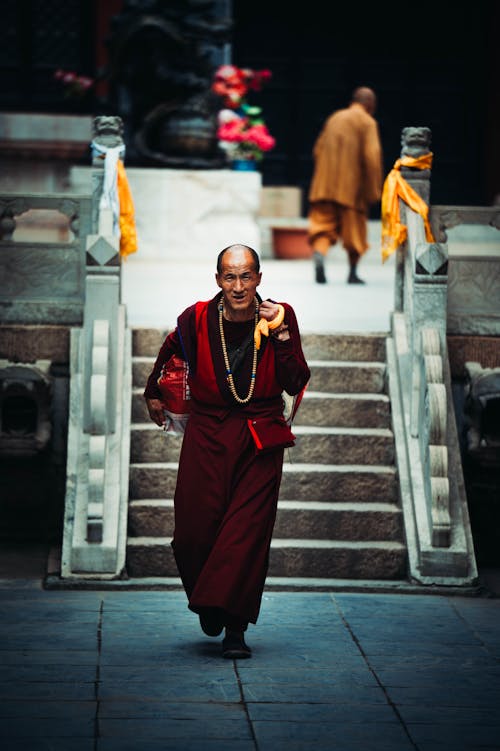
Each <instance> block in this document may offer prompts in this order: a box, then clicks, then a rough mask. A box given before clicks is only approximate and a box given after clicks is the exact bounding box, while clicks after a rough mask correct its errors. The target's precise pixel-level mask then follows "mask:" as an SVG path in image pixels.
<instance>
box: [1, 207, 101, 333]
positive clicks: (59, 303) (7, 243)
mask: <svg viewBox="0 0 500 751" xmlns="http://www.w3.org/2000/svg"><path fill="white" fill-rule="evenodd" d="M28 212H30V213H32V212H52V213H56V215H60V216H61V218H63V217H65V218H66V225H67V226H66V232H65V234H66V237H65V238H64V240H63V241H62V242H47V241H46V242H43V241H42V242H40V241H39V240H38V238H37V240H36V242H34V241H31V242H30V241H26V240H25V241H17V240H16V239H15V237H14V234H15V231H16V228H17V224H18V221H17V220H18V217H21V215H28ZM90 214H91V199H90V196H85V195H73V194H53V195H37V194H23V195H21V194H13V193H3V194H1V195H0V278H1V279H2V284H1V285H0V321H1V323H2V324H11V323H21V324H37V323H51V324H81V323H82V320H83V306H84V299H85V240H86V237H87V235H88V234H89V233H90V232H91V215H90ZM71 235H72V237H71Z"/></svg>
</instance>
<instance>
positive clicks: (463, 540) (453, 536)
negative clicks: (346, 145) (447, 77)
mask: <svg viewBox="0 0 500 751" xmlns="http://www.w3.org/2000/svg"><path fill="white" fill-rule="evenodd" d="M415 134H416V135H418V138H417V143H418V149H420V151H418V150H417V149H413V150H412V143H411V141H410V142H409V140H408V138H410V139H411V138H412V137H413V136H414V135H415ZM426 140H427V142H426ZM429 143H430V131H429V130H428V129H427V128H422V129H418V128H412V129H405V131H403V139H402V145H403V149H402V156H404V155H407V154H411V155H412V156H418V155H420V154H423V153H426V152H427V151H429V148H428V146H429ZM404 178H405V179H406V180H407V182H408V183H409V184H410V185H411V186H412V187H413V188H414V190H415V191H416V192H417V193H418V194H419V195H420V196H421V197H422V198H423V199H424V200H425V201H426V203H428V200H429V180H430V171H427V173H426V174H425V173H422V172H417V171H416V170H411V169H410V168H407V169H406V170H405V171H404ZM434 216H435V217H436V216H438V214H435V215H434ZM439 216H441V217H442V216H443V215H439ZM401 218H402V221H403V223H404V224H406V226H407V229H408V233H407V240H406V242H405V244H404V246H402V247H400V248H398V250H397V251H396V253H397V257H396V277H395V310H394V313H393V315H392V332H391V336H390V337H389V339H388V342H387V351H388V369H389V388H390V393H391V404H392V409H393V422H394V431H395V436H396V454H397V464H398V473H399V477H400V486H401V500H402V505H403V511H404V518H405V526H406V535H407V539H408V551H409V568H410V571H409V574H410V577H411V578H412V579H414V580H416V581H419V582H421V583H424V584H449V585H456V586H463V585H469V584H473V583H474V582H475V581H476V578H477V569H476V562H475V556H474V547H473V543H472V535H471V530H470V521H469V516H468V509H467V499H466V495H465V490H464V480H463V473H462V466H461V458H460V448H459V441H458V434H457V428H456V421H455V414H454V406H453V398H452V388H451V377H450V368H449V362H448V350H447V338H446V334H447V303H448V299H447V293H448V262H449V259H448V247H447V245H446V243H445V242H427V241H426V236H425V229H424V221H423V218H422V217H421V216H420V215H419V214H417V213H416V212H414V211H412V210H411V209H410V208H409V207H408V206H406V205H405V204H403V203H401ZM445 226H446V225H445V223H444V224H443V225H442V227H443V229H444V227H445ZM436 234H437V236H438V237H439V238H441V237H443V235H441V234H440V233H439V232H437V233H436Z"/></svg>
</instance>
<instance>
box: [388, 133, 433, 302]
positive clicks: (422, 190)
mask: <svg viewBox="0 0 500 751" xmlns="http://www.w3.org/2000/svg"><path fill="white" fill-rule="evenodd" d="M430 144H431V131H430V128H425V127H421V128H415V127H412V128H403V130H402V131H401V154H400V156H401V158H403V157H405V156H411V157H414V158H416V157H419V156H422V155H423V154H428V153H429V151H430ZM401 175H402V176H403V177H404V179H405V180H406V182H407V183H408V184H409V185H411V187H412V188H413V190H414V191H415V192H416V193H418V195H419V196H420V197H421V198H423V199H424V201H425V202H426V204H429V196H430V179H431V171H430V170H419V169H416V168H415V167H401ZM399 209H400V215H401V221H402V222H403V223H404V224H406V223H407V206H406V204H405V203H404V201H401V200H400V206H399ZM404 255H405V249H404V248H402V247H400V248H398V249H397V251H396V276H395V289H394V309H395V310H403V290H404V261H405V259H404Z"/></svg>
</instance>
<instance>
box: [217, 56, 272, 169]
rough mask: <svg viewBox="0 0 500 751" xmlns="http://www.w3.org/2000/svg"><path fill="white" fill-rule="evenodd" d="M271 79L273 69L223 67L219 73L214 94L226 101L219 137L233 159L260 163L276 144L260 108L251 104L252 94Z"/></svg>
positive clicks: (221, 114)
mask: <svg viewBox="0 0 500 751" xmlns="http://www.w3.org/2000/svg"><path fill="white" fill-rule="evenodd" d="M270 78H271V71H269V70H251V69H250V68H237V67H236V66H235V65H221V66H220V67H219V68H218V69H217V70H216V72H215V76H214V80H213V84H212V91H213V92H214V93H215V94H217V95H218V96H220V97H221V98H222V101H223V103H224V106H225V109H222V110H220V112H219V116H218V120H219V128H218V131H217V138H218V139H219V145H220V147H221V148H222V149H224V151H226V153H227V154H228V156H229V158H230V159H232V160H234V159H253V160H255V161H260V160H261V159H263V156H264V152H266V151H270V150H271V149H273V148H274V146H275V144H276V141H275V139H274V138H273V137H272V136H271V134H270V133H269V131H268V129H267V126H266V124H265V122H264V120H263V118H262V110H261V108H260V107H256V106H252V105H249V104H247V102H246V99H245V98H246V95H247V93H248V91H260V90H261V89H262V86H263V85H264V84H265V83H266V82H267V81H269V79H270Z"/></svg>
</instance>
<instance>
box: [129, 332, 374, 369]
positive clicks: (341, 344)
mask: <svg viewBox="0 0 500 751" xmlns="http://www.w3.org/2000/svg"><path fill="white" fill-rule="evenodd" d="M168 333H169V330H166V329H151V328H133V329H132V352H133V354H134V355H135V356H136V357H152V358H153V359H155V358H156V357H157V355H158V352H159V350H160V347H161V345H162V344H163V341H164V339H165V337H166V336H167V334H168ZM386 337H387V334H384V333H367V334H356V333H345V334H304V335H303V336H302V348H303V350H304V355H305V357H306V359H307V360H309V359H314V360H359V361H363V360H368V361H379V362H385V352H386V350H385V340H386Z"/></svg>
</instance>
